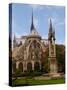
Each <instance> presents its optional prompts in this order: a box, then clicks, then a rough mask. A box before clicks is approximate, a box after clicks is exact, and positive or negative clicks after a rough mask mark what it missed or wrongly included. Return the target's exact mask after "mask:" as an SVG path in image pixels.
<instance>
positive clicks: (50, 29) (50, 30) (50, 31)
mask: <svg viewBox="0 0 67 90" xmlns="http://www.w3.org/2000/svg"><path fill="white" fill-rule="evenodd" d="M49 33H52V21H51V19H50V26H49Z"/></svg>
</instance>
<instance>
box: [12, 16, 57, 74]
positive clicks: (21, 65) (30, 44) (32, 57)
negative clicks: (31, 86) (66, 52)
mask: <svg viewBox="0 0 67 90" xmlns="http://www.w3.org/2000/svg"><path fill="white" fill-rule="evenodd" d="M48 31H49V32H48V38H47V39H43V38H42V37H41V36H40V35H39V34H38V32H37V31H36V28H35V26H34V23H33V15H32V23H31V27H30V34H28V35H27V36H21V37H20V42H19V44H18V42H17V38H16V36H15V35H14V39H13V50H12V73H14V72H15V71H16V69H20V70H21V72H24V71H31V70H33V71H34V70H36V71H40V70H41V69H42V65H43V64H42V63H43V60H44V61H45V58H44V59H43V60H42V58H43V56H45V52H46V49H47V48H48V52H49V55H48V67H49V72H48V73H50V74H55V73H57V70H58V66H57V60H56V47H55V39H56V38H55V30H53V26H52V21H51V19H50V24H49V30H48Z"/></svg>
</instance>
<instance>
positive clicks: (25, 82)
mask: <svg viewBox="0 0 67 90" xmlns="http://www.w3.org/2000/svg"><path fill="white" fill-rule="evenodd" d="M63 83H65V79H63V78H58V79H51V80H34V79H29V78H27V79H22V78H21V79H17V80H15V81H13V82H12V85H13V86H28V85H48V84H63Z"/></svg>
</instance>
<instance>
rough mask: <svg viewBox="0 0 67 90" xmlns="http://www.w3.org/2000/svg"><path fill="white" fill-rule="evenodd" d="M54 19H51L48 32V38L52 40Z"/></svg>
mask: <svg viewBox="0 0 67 90" xmlns="http://www.w3.org/2000/svg"><path fill="white" fill-rule="evenodd" d="M52 29H53V28H52V21H51V19H50V24H49V33H48V39H49V40H50V39H51V37H52V33H53V31H52Z"/></svg>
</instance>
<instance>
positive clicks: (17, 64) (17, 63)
mask: <svg viewBox="0 0 67 90" xmlns="http://www.w3.org/2000/svg"><path fill="white" fill-rule="evenodd" d="M18 66H19V61H17V62H16V69H18Z"/></svg>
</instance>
